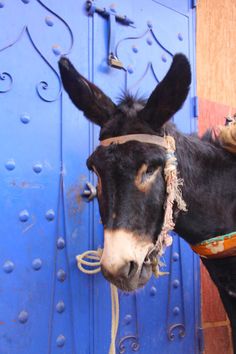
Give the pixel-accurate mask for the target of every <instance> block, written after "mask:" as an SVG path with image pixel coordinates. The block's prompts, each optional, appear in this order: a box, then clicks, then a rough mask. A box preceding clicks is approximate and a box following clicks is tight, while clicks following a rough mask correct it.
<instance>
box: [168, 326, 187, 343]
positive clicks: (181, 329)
mask: <svg viewBox="0 0 236 354" xmlns="http://www.w3.org/2000/svg"><path fill="white" fill-rule="evenodd" d="M176 329H178V330H179V333H178V334H179V338H184V337H185V326H184V325H183V324H182V323H176V324H173V325H171V326H170V327H169V328H168V332H167V334H168V338H169V340H170V341H173V340H174V339H175V333H174V331H175V330H176Z"/></svg>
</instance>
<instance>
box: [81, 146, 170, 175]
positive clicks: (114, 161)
mask: <svg viewBox="0 0 236 354" xmlns="http://www.w3.org/2000/svg"><path fill="white" fill-rule="evenodd" d="M164 160H165V150H164V149H163V148H162V147H159V146H156V145H153V144H144V143H140V142H136V141H129V142H127V143H124V144H121V145H119V144H112V145H110V146H108V147H103V146H98V147H97V149H96V150H95V151H94V152H93V153H92V155H91V156H90V157H89V158H88V160H87V165H88V167H89V168H93V167H95V168H96V169H97V170H100V171H104V170H105V171H106V170H107V169H108V166H109V167H111V166H115V167H116V168H117V170H120V169H123V170H124V169H125V170H126V171H132V170H133V171H136V170H137V169H138V168H139V167H140V166H141V165H142V164H143V163H147V164H149V163H155V164H160V165H161V164H163V162H164Z"/></svg>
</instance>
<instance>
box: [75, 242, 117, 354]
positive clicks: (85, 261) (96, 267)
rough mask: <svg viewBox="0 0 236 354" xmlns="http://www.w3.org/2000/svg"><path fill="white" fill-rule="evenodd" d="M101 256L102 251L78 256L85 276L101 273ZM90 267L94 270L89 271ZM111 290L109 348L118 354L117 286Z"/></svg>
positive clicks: (80, 268) (79, 264) (91, 251)
mask: <svg viewBox="0 0 236 354" xmlns="http://www.w3.org/2000/svg"><path fill="white" fill-rule="evenodd" d="M101 256H102V249H101V248H99V249H98V250H97V251H94V250H89V251H86V252H84V253H82V254H79V255H77V256H76V261H77V266H78V268H79V270H80V271H81V272H82V273H85V274H90V275H92V274H97V273H99V272H100V271H101V262H100V260H101ZM85 266H86V267H90V268H92V269H87V268H85ZM110 288H111V320H112V324H111V342H110V348H109V354H116V335H117V331H118V326H119V311H120V309H119V307H120V306H119V296H118V290H117V288H116V286H115V285H113V284H110Z"/></svg>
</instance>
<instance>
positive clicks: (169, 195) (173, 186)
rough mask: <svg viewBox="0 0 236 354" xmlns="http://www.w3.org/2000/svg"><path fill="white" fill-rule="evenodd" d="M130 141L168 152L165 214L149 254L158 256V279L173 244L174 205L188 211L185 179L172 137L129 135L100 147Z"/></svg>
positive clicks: (155, 270) (155, 262)
mask: <svg viewBox="0 0 236 354" xmlns="http://www.w3.org/2000/svg"><path fill="white" fill-rule="evenodd" d="M129 141H138V142H140V143H145V144H154V145H158V146H161V147H163V148H164V149H165V150H166V162H165V168H164V178H165V183H166V201H165V204H164V209H165V214H164V220H163V225H162V229H161V233H160V235H158V237H157V241H156V244H155V245H154V247H153V249H152V250H151V251H150V252H149V255H152V254H154V253H155V255H156V258H155V259H152V270H153V273H154V275H155V276H157V277H158V276H160V275H162V272H161V271H160V270H159V266H161V265H162V263H161V261H160V257H161V256H162V255H163V254H164V252H165V249H166V247H168V246H170V245H171V244H172V237H171V236H170V235H169V234H168V233H169V232H170V231H172V230H173V229H174V227H175V222H174V218H173V206H174V203H176V206H177V210H178V211H180V210H182V211H187V208H186V203H185V201H184V200H183V197H182V190H181V187H182V185H183V179H180V178H178V171H177V165H178V163H177V158H176V156H175V151H176V147H175V139H174V138H173V137H172V136H170V135H166V136H164V137H160V136H156V135H150V134H129V135H123V136H117V137H112V138H108V139H105V140H102V141H101V142H100V145H101V146H104V147H106V146H110V145H112V144H118V145H119V144H124V143H127V142H129Z"/></svg>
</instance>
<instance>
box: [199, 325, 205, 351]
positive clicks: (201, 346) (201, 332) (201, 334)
mask: <svg viewBox="0 0 236 354" xmlns="http://www.w3.org/2000/svg"><path fill="white" fill-rule="evenodd" d="M197 337H198V348H199V353H200V354H202V353H203V352H204V347H205V343H204V330H203V328H202V327H198V333H197Z"/></svg>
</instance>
